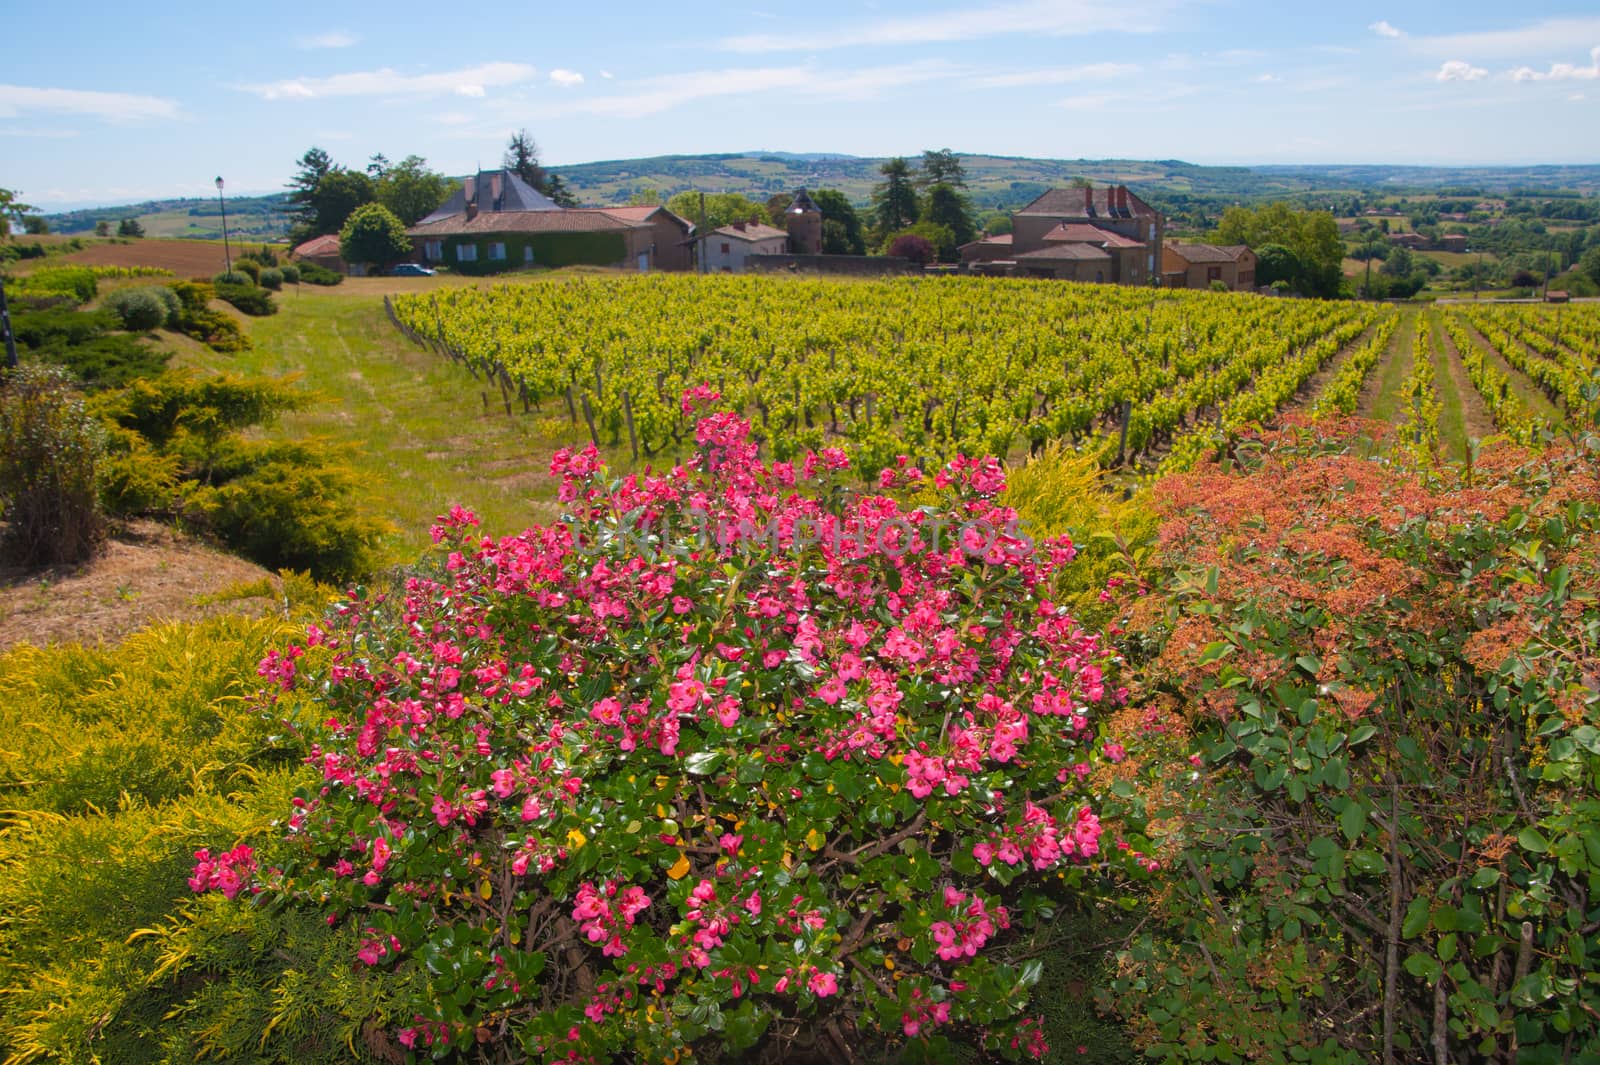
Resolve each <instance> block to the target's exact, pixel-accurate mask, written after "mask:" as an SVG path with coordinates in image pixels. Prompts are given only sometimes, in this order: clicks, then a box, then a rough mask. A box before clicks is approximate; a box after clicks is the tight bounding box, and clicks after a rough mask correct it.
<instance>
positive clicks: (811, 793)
mask: <svg viewBox="0 0 1600 1065" xmlns="http://www.w3.org/2000/svg"><path fill="white" fill-rule="evenodd" d="M714 398H715V396H714V394H711V393H706V392H701V393H699V394H698V395H696V396H693V397H686V399H685V403H686V404H688V403H690V402H691V399H714ZM748 430H749V427H748V426H747V425H746V424H745V423H744V422H742V421H740V420H739V419H738V418H737V417H735V416H733V415H730V414H725V413H716V414H711V415H709V416H707V417H705V418H703V419H702V420H701V421H700V422H699V425H698V430H697V440H698V443H699V446H700V448H701V453H700V455H699V456H698V457H697V458H696V459H695V460H694V461H692V462H691V463H690V464H689V465H688V467H687V468H683V467H679V468H675V469H673V470H672V471H670V472H668V473H664V474H661V475H654V476H641V477H629V478H626V479H623V480H620V481H618V480H611V479H609V477H608V474H607V472H606V470H605V468H604V467H603V466H602V465H601V464H600V461H599V459H598V456H597V455H596V454H595V453H594V452H593V451H592V450H591V451H587V452H584V453H581V454H573V453H569V452H566V451H563V452H562V453H560V454H558V455H557V457H556V459H555V461H554V463H553V465H552V468H553V471H554V472H555V473H557V474H559V475H560V476H561V478H562V489H561V497H562V499H563V500H564V501H565V503H566V506H567V514H566V516H565V518H564V519H563V520H562V521H561V522H560V523H558V524H555V525H552V526H547V527H536V528H532V529H529V530H527V531H526V532H524V533H522V534H521V535H518V536H512V537H508V538H505V539H501V540H493V539H490V538H487V537H483V536H481V535H480V534H479V533H478V532H477V531H476V530H475V528H474V526H475V525H476V521H475V519H474V518H473V517H472V516H471V515H470V514H467V513H465V512H462V511H459V510H458V511H455V512H453V513H452V515H451V516H450V517H449V519H448V520H445V521H443V522H442V523H441V524H440V526H439V527H438V528H437V529H436V532H435V536H436V540H437V542H438V543H439V545H440V554H441V559H440V561H439V563H438V565H437V566H436V568H435V569H434V570H433V571H431V572H427V573H418V574H416V575H414V576H411V577H410V578H409V579H407V580H406V581H405V582H404V585H403V587H400V588H397V589H395V590H394V591H393V592H392V593H389V594H352V596H351V597H350V598H349V600H348V602H346V603H344V604H343V605H342V606H341V607H340V608H339V609H338V610H337V612H336V613H335V614H334V615H333V616H332V617H331V618H330V619H329V620H328V622H327V623H326V624H325V627H319V628H315V629H313V630H312V631H311V633H310V636H309V638H308V639H307V641H306V642H305V645H304V646H303V647H296V648H294V649H293V650H292V651H291V652H290V653H289V654H287V655H284V656H277V655H274V656H269V658H268V659H267V660H266V661H265V662H263V664H262V672H263V675H265V676H267V677H269V678H271V679H272V680H273V681H275V682H276V684H277V685H279V686H281V688H283V689H285V690H289V689H296V688H298V689H302V690H305V691H313V692H317V693H319V694H318V709H317V714H318V716H319V718H320V719H321V720H319V721H317V722H315V723H312V722H302V723H301V724H302V726H303V727H304V728H305V729H306V731H307V733H308V735H309V738H310V739H312V741H313V744H314V746H313V751H314V754H313V756H312V758H311V761H312V763H313V764H314V765H316V766H317V767H319V768H320V770H321V773H322V777H323V780H322V782H321V784H320V786H318V787H315V788H311V789H308V790H306V791H304V792H303V793H302V794H300V796H299V797H298V798H297V799H296V802H295V807H296V808H295V810H294V812H293V816H292V817H291V818H290V819H289V823H288V832H287V836H286V838H285V839H284V840H283V841H282V844H281V845H280V846H278V847H277V848H275V849H272V850H270V851H269V852H266V853H263V854H261V855H259V856H257V858H256V860H257V861H259V863H260V867H261V869H262V870H263V871H262V872H261V873H260V874H259V875H258V877H257V879H256V880H255V881H254V883H253V890H254V892H255V893H256V897H257V898H258V899H260V900H263V901H266V902H270V903H272V904H275V905H286V906H311V907H316V908H318V909H320V910H324V911H326V913H327V915H328V919H329V920H330V921H340V922H353V923H354V924H355V925H356V926H358V927H359V928H360V929H361V930H362V935H361V946H360V947H359V955H358V957H357V958H352V959H351V960H352V962H353V963H357V964H360V965H362V966H366V967H370V968H371V969H372V970H376V971H382V972H392V973H393V975H394V977H395V980H396V982H397V984H400V985H404V986H414V987H419V988H423V989H425V990H421V991H418V992H417V993H416V995H415V1001H414V1017H415V1020H414V1022H413V1023H412V1024H411V1025H409V1026H407V1027H406V1028H405V1029H404V1030H402V1031H400V1032H397V1033H395V1035H396V1038H398V1040H399V1042H400V1043H402V1044H404V1045H405V1046H408V1047H411V1048H413V1049H414V1050H415V1051H416V1052H417V1053H424V1052H427V1053H432V1054H433V1055H434V1056H437V1057H442V1056H446V1055H448V1054H451V1053H454V1052H456V1051H457V1050H459V1049H461V1048H464V1047H469V1048H470V1047H477V1048H480V1049H481V1051H482V1052H483V1053H484V1054H485V1055H487V1056H488V1057H490V1058H493V1059H496V1060H501V1059H508V1060H509V1059H525V1058H529V1057H531V1058H533V1059H535V1060H544V1061H570V1060H582V1061H602V1060H611V1059H615V1058H619V1057H621V1058H627V1059H629V1060H649V1061H659V1060H667V1059H670V1058H672V1057H674V1055H676V1054H679V1053H681V1052H688V1053H693V1054H694V1055H695V1056H696V1057H697V1058H699V1059H702V1060H721V1058H722V1056H724V1055H725V1056H727V1057H730V1058H731V1057H738V1058H739V1060H774V1061H776V1060H784V1061H793V1060H844V1059H845V1058H846V1057H848V1056H850V1055H852V1054H855V1055H859V1056H861V1057H862V1058H863V1059H865V1060H882V1058H883V1056H884V1055H887V1054H889V1053H891V1051H892V1048H894V1047H897V1046H902V1045H903V1046H907V1047H908V1048H909V1049H911V1050H912V1051H913V1054H912V1056H913V1057H924V1058H930V1059H937V1060H943V1059H944V1058H946V1057H948V1056H949V1054H950V1053H951V1052H952V1051H951V1045H952V1043H953V1042H959V1043H963V1044H965V1045H967V1046H971V1047H981V1048H983V1050H984V1051H986V1052H988V1053H990V1054H992V1055H994V1056H997V1057H1000V1058H1007V1059H1011V1058H1026V1057H1033V1058H1037V1057H1039V1056H1041V1055H1042V1054H1043V1053H1044V1050H1045V1047H1044V1041H1043V1038H1042V1036H1041V1034H1040V1031H1039V1028H1038V1024H1037V1021H1036V1020H1035V1019H1033V1018H1032V1017H1031V1016H1030V1011H1029V989H1030V987H1032V985H1033V984H1034V983H1035V982H1036V981H1037V980H1038V978H1039V975H1040V971H1041V962H1040V961H1039V960H1038V956H1039V954H1040V953H1042V951H1043V950H1044V949H1045V947H1046V946H1047V945H1048V940H1049V935H1050V929H1049V926H1050V923H1051V920H1052V917H1053V915H1054V913H1055V910H1056V907H1057V906H1058V905H1059V904H1060V902H1061V901H1062V900H1063V899H1065V898H1068V897H1070V894H1069V893H1071V892H1073V891H1074V890H1075V889H1076V888H1077V887H1078V885H1079V884H1080V882H1081V880H1082V879H1083V878H1084V877H1085V876H1086V875H1090V874H1091V873H1093V874H1103V873H1104V872H1105V871H1106V870H1107V869H1109V868H1110V867H1113V866H1116V867H1120V866H1121V865H1123V864H1124V863H1127V864H1130V865H1131V864H1132V863H1134V862H1136V861H1142V862H1143V863H1144V864H1146V865H1149V864H1151V863H1150V862H1149V860H1148V859H1139V857H1138V855H1137V848H1138V845H1139V842H1140V841H1139V840H1131V841H1128V840H1118V841H1117V845H1114V846H1113V845H1111V840H1110V839H1109V838H1106V839H1102V829H1101V825H1100V822H1099V820H1098V818H1097V816H1096V812H1095V810H1096V805H1097V803H1096V799H1095V797H1094V796H1093V795H1092V794H1091V793H1090V790H1089V788H1088V786H1087V785H1086V784H1085V781H1086V780H1088V779H1093V778H1094V773H1093V770H1094V767H1095V766H1097V765H1098V764H1099V763H1100V761H1101V758H1102V752H1101V751H1100V750H1099V747H1098V740H1097V724H1096V714H1097V711H1099V710H1100V709H1101V708H1103V707H1107V706H1112V705H1115V704H1116V703H1117V702H1118V701H1119V699H1120V697H1121V693H1119V692H1117V691H1115V690H1110V689H1108V683H1109V682H1108V679H1107V670H1108V668H1109V667H1110V666H1111V665H1112V658H1111V656H1110V655H1109V653H1108V651H1107V649H1106V647H1105V645H1104V644H1103V642H1102V641H1101V639H1100V638H1099V637H1098V636H1097V635H1096V634H1094V633H1092V632H1089V631H1085V630H1084V629H1083V628H1081V627H1080V626H1078V625H1077V624H1076V623H1075V622H1074V621H1073V620H1072V619H1071V618H1070V617H1068V616H1067V615H1066V613H1065V611H1064V610H1063V609H1061V608H1060V607H1058V606H1056V605H1054V604H1052V603H1051V602H1049V601H1048V600H1047V599H1045V598H1044V597H1043V591H1042V589H1043V588H1044V587H1045V583H1044V582H1046V581H1047V580H1048V579H1049V577H1050V575H1051V573H1052V572H1053V571H1054V570H1055V569H1056V567H1058V566H1060V565H1063V564H1065V563H1067V562H1069V561H1070V560H1071V559H1072V557H1073V548H1072V546H1071V544H1070V543H1068V542H1066V541H1065V540H1059V541H1053V542H1048V543H1043V544H1037V545H1033V544H1029V543H1028V542H1027V541H1026V539H1025V538H1024V537H1022V536H1020V534H1018V533H1017V532H1016V530H1015V523H1014V518H1015V515H1014V513H1013V512H1012V511H1010V510H1009V509H1008V508H1005V507H1002V506H1000V505H999V504H998V503H997V502H996V501H995V497H996V494H997V493H998V492H999V491H1000V490H1001V488H1002V486H1003V484H1002V479H1001V475H1000V470H999V466H998V464H997V463H996V462H995V461H994V460H992V459H989V460H982V461H979V460H965V459H962V460H958V461H957V462H955V463H952V464H951V466H950V467H948V468H947V469H946V470H944V471H942V472H940V473H938V474H937V475H936V476H935V477H934V478H932V480H934V481H935V482H936V493H935V494H936V497H937V500H938V503H937V505H933V506H926V507H922V508H919V509H916V510H905V509H902V508H901V507H900V505H899V504H897V503H896V502H895V501H894V500H892V499H890V498H887V497H885V496H879V495H865V494H859V495H858V494H851V493H850V492H848V491H847V490H846V488H845V486H844V483H843V482H844V481H845V480H846V478H845V477H843V476H842V473H843V471H844V469H845V467H846V466H847V461H846V460H845V458H844V456H843V454H842V453H840V452H837V451H825V452H823V453H821V454H820V455H808V456H806V457H805V459H804V460H803V461H802V462H801V463H799V464H798V465H790V464H787V463H781V462H780V463H774V464H771V465H768V464H765V463H762V462H760V461H758V459H757V457H756V454H755V448H754V447H753V446H752V445H751V443H750V442H749V438H748ZM836 474H839V475H841V476H839V477H838V482H837V483H836V480H835V475H836ZM922 480H923V475H922V474H921V473H920V472H919V471H917V470H915V469H914V468H911V467H909V466H907V465H905V464H904V463H902V464H901V465H900V466H899V467H898V468H897V469H896V470H892V471H889V472H888V473H886V474H885V475H884V477H883V478H882V481H881V483H882V484H883V486H884V487H885V488H893V487H896V486H906V485H916V484H919V483H920V482H921V481H922ZM802 489H803V490H802ZM1110 753H1112V754H1117V755H1118V756H1120V752H1115V751H1114V752H1110ZM419 976H420V977H421V979H416V978H417V977H419Z"/></svg>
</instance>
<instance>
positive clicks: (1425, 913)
mask: <svg viewBox="0 0 1600 1065" xmlns="http://www.w3.org/2000/svg"><path fill="white" fill-rule="evenodd" d="M1432 916H1433V910H1432V907H1431V906H1430V905H1429V904H1428V900H1427V899H1426V898H1425V897H1423V896H1421V895H1418V896H1417V897H1416V898H1414V899H1412V900H1411V905H1409V906H1407V907H1406V917H1405V920H1404V921H1403V922H1401V925H1400V935H1401V937H1402V938H1404V939H1414V938H1416V937H1417V936H1419V935H1421V934H1422V931H1423V929H1425V928H1427V927H1428V919H1429V918H1430V917H1432Z"/></svg>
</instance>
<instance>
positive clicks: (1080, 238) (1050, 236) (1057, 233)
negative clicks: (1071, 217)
mask: <svg viewBox="0 0 1600 1065" xmlns="http://www.w3.org/2000/svg"><path fill="white" fill-rule="evenodd" d="M1042 239H1043V240H1044V241H1045V242H1046V243H1050V242H1067V243H1072V244H1098V245H1100V246H1101V247H1106V248H1142V247H1144V242H1143V241H1139V240H1134V239H1133V238H1132V237H1125V236H1123V235H1122V234H1121V233H1113V232H1111V231H1110V230H1109V229H1101V228H1100V227H1099V226H1094V225H1090V224H1089V223H1087V222H1063V223H1061V224H1060V225H1059V226H1056V227H1055V228H1054V229H1052V230H1051V231H1050V232H1048V233H1046V234H1045V235H1044V237H1043V238H1042Z"/></svg>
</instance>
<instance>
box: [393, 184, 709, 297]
mask: <svg viewBox="0 0 1600 1065" xmlns="http://www.w3.org/2000/svg"><path fill="white" fill-rule="evenodd" d="M692 228H693V227H691V226H690V225H689V223H688V222H686V221H684V220H683V219H681V218H679V217H678V216H677V215H675V214H673V213H672V212H671V211H669V210H667V209H666V208H665V207H573V208H567V207H562V206H560V205H559V204H557V203H555V202H554V201H553V200H551V199H550V198H549V197H547V196H545V195H544V194H543V193H541V192H539V191H538V190H537V189H535V188H533V187H532V186H530V185H529V184H528V183H527V182H525V181H523V180H522V179H521V178H519V177H518V176H517V175H516V174H515V173H513V172H512V171H510V170H496V171H492V172H489V173H483V172H479V173H478V174H476V175H474V176H472V177H469V178H467V179H466V181H465V182H463V183H462V187H461V188H460V189H458V190H457V191H456V193H455V194H454V195H453V196H451V197H450V199H448V200H446V201H445V203H444V204H443V205H442V206H441V207H440V208H439V209H438V210H436V211H434V212H433V213H432V214H430V215H428V216H427V217H426V218H424V219H422V220H421V221H420V222H418V223H417V224H416V225H414V226H412V227H411V228H410V229H408V230H406V235H407V236H409V237H410V238H411V241H412V244H413V246H414V247H415V248H416V251H417V256H418V258H419V259H420V260H421V261H422V262H425V263H437V264H442V265H445V266H449V267H452V268H454V269H457V270H459V271H461V272H462V273H467V274H484V273H496V272H498V271H501V270H510V269H516V268H519V267H526V266H574V265H580V264H581V265H591V266H614V267H620V268H623V269H628V270H638V271H640V272H644V271H647V270H686V269H688V268H689V255H688V252H687V250H686V248H685V243H684V242H685V241H686V240H687V239H688V237H689V234H690V233H691V232H692Z"/></svg>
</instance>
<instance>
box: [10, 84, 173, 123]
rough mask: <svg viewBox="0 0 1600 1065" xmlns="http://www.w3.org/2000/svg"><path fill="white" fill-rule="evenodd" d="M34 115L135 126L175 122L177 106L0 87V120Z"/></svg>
mask: <svg viewBox="0 0 1600 1065" xmlns="http://www.w3.org/2000/svg"><path fill="white" fill-rule="evenodd" d="M36 111H50V112H55V113H58V114H68V115H93V116H95V117H96V118H103V119H106V120H108V121H112V122H138V121H142V120H144V119H150V118H177V117H178V115H179V112H178V103H177V101H176V100H168V99H165V98H163V97H160V96H140V95H138V94H136V93H126V92H89V91H85V90H82V89H36V88H31V87H29V86H26V85H0V118H16V117H17V116H18V115H23V114H28V113H30V112H36Z"/></svg>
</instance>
